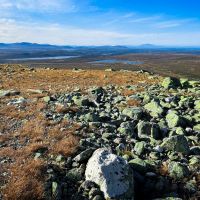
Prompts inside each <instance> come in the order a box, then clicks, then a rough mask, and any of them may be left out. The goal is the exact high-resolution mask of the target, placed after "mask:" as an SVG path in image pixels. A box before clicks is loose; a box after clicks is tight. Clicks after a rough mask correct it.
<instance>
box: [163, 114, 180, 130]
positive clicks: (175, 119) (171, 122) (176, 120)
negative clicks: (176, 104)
mask: <svg viewBox="0 0 200 200" xmlns="http://www.w3.org/2000/svg"><path fill="white" fill-rule="evenodd" d="M166 121H167V124H168V126H169V128H173V127H178V126H183V125H184V121H183V118H182V117H180V116H179V115H178V114H176V113H175V112H170V113H168V114H167V115H166Z"/></svg>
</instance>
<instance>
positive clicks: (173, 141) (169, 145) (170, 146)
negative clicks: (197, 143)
mask: <svg viewBox="0 0 200 200" xmlns="http://www.w3.org/2000/svg"><path fill="white" fill-rule="evenodd" d="M161 147H163V148H164V149H166V150H168V151H176V152H180V153H184V154H188V153H189V151H190V149H189V144H188V141H187V139H186V138H185V136H183V135H175V136H171V137H169V138H167V139H165V140H164V141H163V143H162V144H161Z"/></svg>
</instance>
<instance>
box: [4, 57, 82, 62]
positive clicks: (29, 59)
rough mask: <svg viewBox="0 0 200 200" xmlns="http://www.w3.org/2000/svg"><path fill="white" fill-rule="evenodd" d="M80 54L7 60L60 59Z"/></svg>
mask: <svg viewBox="0 0 200 200" xmlns="http://www.w3.org/2000/svg"><path fill="white" fill-rule="evenodd" d="M77 57H80V56H47V57H35V58H13V59H7V60H19V61H26V60H59V59H69V58H77Z"/></svg>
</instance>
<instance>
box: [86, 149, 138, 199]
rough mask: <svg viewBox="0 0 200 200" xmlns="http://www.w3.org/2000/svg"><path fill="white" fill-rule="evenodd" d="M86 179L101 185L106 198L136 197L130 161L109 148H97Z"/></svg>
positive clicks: (89, 164) (91, 159) (87, 168)
mask: <svg viewBox="0 0 200 200" xmlns="http://www.w3.org/2000/svg"><path fill="white" fill-rule="evenodd" d="M85 177H86V180H89V181H93V182H95V183H96V184H97V185H99V186H100V189H101V191H102V192H103V193H104V196H105V198H106V199H110V198H114V199H134V190H133V188H134V182H133V174H132V171H131V168H130V167H129V165H128V163H127V162H126V161H125V160H124V159H123V158H121V157H119V156H117V155H115V154H113V153H111V151H110V150H109V149H106V148H101V149H97V150H96V151H95V152H94V153H93V155H92V157H91V158H90V159H89V161H88V163H87V167H86V171H85Z"/></svg>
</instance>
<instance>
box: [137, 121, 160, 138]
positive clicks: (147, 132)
mask: <svg viewBox="0 0 200 200" xmlns="http://www.w3.org/2000/svg"><path fill="white" fill-rule="evenodd" d="M137 129H138V137H139V138H145V137H152V138H154V139H159V138H160V137H161V134H160V127H159V125H158V124H156V123H150V122H145V121H140V122H139V123H138V124H137Z"/></svg>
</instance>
